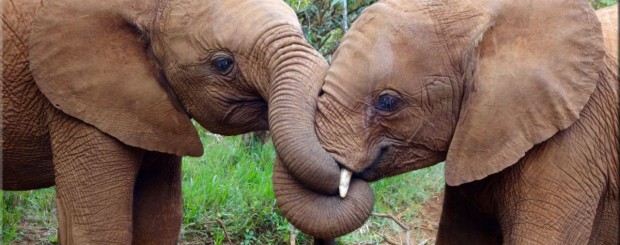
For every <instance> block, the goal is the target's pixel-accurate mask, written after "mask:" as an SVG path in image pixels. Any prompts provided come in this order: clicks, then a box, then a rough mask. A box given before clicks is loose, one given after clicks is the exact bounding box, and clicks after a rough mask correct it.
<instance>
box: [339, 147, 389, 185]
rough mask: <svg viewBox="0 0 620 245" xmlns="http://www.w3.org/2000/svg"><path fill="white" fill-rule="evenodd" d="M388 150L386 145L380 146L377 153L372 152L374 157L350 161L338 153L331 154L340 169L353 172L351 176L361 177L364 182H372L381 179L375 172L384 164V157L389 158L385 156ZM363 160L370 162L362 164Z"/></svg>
mask: <svg viewBox="0 0 620 245" xmlns="http://www.w3.org/2000/svg"><path fill="white" fill-rule="evenodd" d="M388 151H389V149H388V147H387V146H383V147H381V148H380V149H379V150H378V153H377V154H374V155H375V157H374V158H372V160H371V161H365V160H360V161H355V162H350V161H347V160H346V159H347V158H346V157H343V156H340V155H339V154H334V153H331V155H332V157H333V158H334V160H335V161H336V163H338V165H339V166H340V168H341V169H347V170H349V171H351V172H352V173H353V176H352V177H353V178H357V179H361V180H364V181H366V182H373V181H377V180H379V179H381V176H380V175H378V174H377V170H378V169H380V168H381V166H384V165H385V163H384V161H385V159H388V158H389V157H388V158H386V157H385V156H386V154H387V153H388ZM365 162H370V164H364V163H365Z"/></svg>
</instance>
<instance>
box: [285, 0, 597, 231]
mask: <svg viewBox="0 0 620 245" xmlns="http://www.w3.org/2000/svg"><path fill="white" fill-rule="evenodd" d="M601 44H602V38H601V30H600V24H599V22H598V21H597V18H596V15H595V13H594V11H593V10H592V8H591V7H590V6H589V4H588V2H587V1H571V2H566V1H560V0H557V1H555V0H554V1H545V2H544V3H543V2H536V1H487V0H469V1H441V2H439V1H405V0H386V1H380V2H378V3H376V4H374V5H372V6H370V7H368V8H367V9H366V10H364V12H363V13H362V15H361V16H360V17H359V19H358V20H357V21H356V22H355V23H354V24H353V25H352V27H351V29H350V30H349V32H348V33H347V34H346V35H345V37H344V38H343V40H342V42H341V45H340V47H339V48H338V49H337V51H336V53H335V54H334V56H333V61H332V64H331V67H330V68H329V70H328V73H327V75H326V78H325V84H324V85H323V87H322V92H321V95H320V97H319V100H318V107H317V112H316V128H317V133H318V136H319V139H320V141H321V143H322V144H323V146H324V147H325V149H326V150H327V151H328V152H329V153H330V154H331V155H332V156H333V158H334V159H335V160H336V161H337V162H338V163H339V164H340V165H341V166H342V167H343V168H344V169H347V170H349V171H351V172H353V173H354V179H355V178H359V179H363V180H364V181H375V180H378V179H380V178H384V177H388V176H393V175H397V174H400V173H404V172H407V171H412V170H415V169H419V168H424V167H427V166H431V165H434V164H436V163H438V162H441V161H444V160H445V161H446V163H445V178H446V183H447V184H448V185H451V186H457V185H461V184H463V183H468V182H472V181H475V180H479V179H482V178H485V177H486V176H488V175H491V174H493V173H497V172H499V171H501V170H502V169H505V168H507V167H509V166H511V165H512V164H515V163H516V162H517V161H518V160H519V159H520V158H521V157H523V156H524V155H525V153H526V152H527V151H528V150H529V149H530V148H532V147H533V146H534V145H535V144H538V143H540V142H542V141H544V140H546V139H548V138H550V137H551V136H553V135H554V134H555V133H557V132H558V131H559V130H562V129H565V128H567V127H569V126H570V125H571V124H572V123H573V122H575V121H576V120H577V119H578V118H579V114H580V111H581V110H582V108H583V107H584V105H585V104H586V103H587V102H588V100H589V98H590V95H591V94H592V92H593V91H594V89H595V86H596V84H597V80H598V78H599V74H598V71H599V68H600V66H601V64H602V58H603V55H604V51H603V47H602V45H601ZM358 181H359V180H358ZM345 182H346V181H345ZM302 184H303V183H302ZM345 185H346V183H345ZM299 188H302V186H300V187H299ZM356 192H357V191H356V190H350V191H349V193H351V194H349V195H354V196H357V195H358V194H357V193H356ZM286 194H288V193H286ZM297 195H298V196H307V195H311V193H310V194H309V193H308V192H307V191H305V190H299V191H298V193H297ZM285 197H286V198H287V199H295V198H299V197H296V196H295V195H293V194H288V195H286V196H285ZM315 198H316V199H318V198H321V197H320V196H319V197H315ZM325 198H326V197H325ZM347 198H348V196H347ZM347 198H344V199H343V201H346V200H347ZM315 205H324V206H322V207H321V206H314V207H309V208H307V209H308V210H314V209H318V210H325V209H329V206H333V205H334V204H331V203H327V202H325V203H315ZM337 211H338V212H339V213H338V212H336V211H333V214H332V220H336V221H342V220H346V219H348V218H349V217H350V216H351V215H355V214H354V213H355V212H356V210H337ZM298 212H300V213H301V212H303V211H298ZM339 215H341V216H339ZM300 222H301V223H304V221H300ZM305 222H306V223H312V222H314V221H305ZM302 230H303V229H302ZM316 232H317V233H320V232H321V231H316Z"/></svg>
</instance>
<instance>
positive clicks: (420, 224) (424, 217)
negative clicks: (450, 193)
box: [383, 191, 443, 245]
mask: <svg viewBox="0 0 620 245" xmlns="http://www.w3.org/2000/svg"><path fill="white" fill-rule="evenodd" d="M442 204H443V191H442V192H440V193H437V194H436V195H434V196H433V197H431V198H429V200H428V201H427V202H426V203H424V204H423V205H422V208H421V209H420V212H419V213H418V215H417V217H415V218H414V219H413V220H411V221H409V222H407V223H406V224H403V225H404V226H406V227H407V228H409V232H406V231H403V232H400V233H398V234H385V235H384V236H383V239H384V243H383V244H394V245H396V244H399V245H400V244H411V245H424V244H435V236H436V235H437V228H438V227H439V217H440V215H441V206H442ZM407 235H408V236H409V242H407Z"/></svg>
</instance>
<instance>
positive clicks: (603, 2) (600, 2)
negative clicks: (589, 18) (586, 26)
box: [589, 0, 618, 9]
mask: <svg viewBox="0 0 620 245" xmlns="http://www.w3.org/2000/svg"><path fill="white" fill-rule="evenodd" d="M589 2H590V4H592V7H594V9H600V8H604V7H608V6H611V5H615V4H618V0H589Z"/></svg>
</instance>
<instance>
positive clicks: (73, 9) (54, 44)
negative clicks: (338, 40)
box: [2, 0, 338, 244]
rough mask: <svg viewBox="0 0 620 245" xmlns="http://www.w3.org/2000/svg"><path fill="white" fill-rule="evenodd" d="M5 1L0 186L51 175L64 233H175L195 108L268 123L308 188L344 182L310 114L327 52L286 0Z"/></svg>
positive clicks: (151, 236) (169, 239)
mask: <svg viewBox="0 0 620 245" xmlns="http://www.w3.org/2000/svg"><path fill="white" fill-rule="evenodd" d="M2 7H3V13H2V20H3V26H2V30H3V40H2V42H3V50H2V51H3V53H2V62H3V73H2V109H3V111H2V146H3V148H2V154H3V155H2V164H3V165H2V170H3V173H2V174H3V175H2V188H3V189H5V190H25V189H33V188H43V187H48V186H52V185H54V184H55V185H56V191H57V204H58V205H57V207H58V217H59V223H60V228H59V234H60V242H61V243H63V244H92V243H104V244H112V243H121V244H128V243H132V242H133V243H136V244H173V243H176V241H177V237H178V234H179V229H180V224H181V218H182V216H181V193H180V190H181V186H180V185H181V184H180V183H181V182H180V181H181V175H180V163H181V161H180V160H181V156H184V155H192V156H197V155H201V154H202V145H201V143H200V140H199V138H198V135H197V133H196V131H195V129H194V127H193V126H192V124H191V121H190V118H193V119H195V120H196V121H197V122H199V123H200V124H201V125H203V126H204V127H206V128H207V129H209V130H210V131H212V132H215V133H220V134H225V135H230V134H239V133H244V132H249V131H254V130H265V129H268V128H270V129H271V130H272V136H273V141H274V143H275V145H276V146H277V147H278V153H279V156H280V158H281V159H282V161H283V162H284V163H285V164H291V165H294V166H297V168H296V170H297V172H295V171H292V173H293V174H295V175H302V174H304V173H313V174H314V175H313V176H309V175H303V176H299V177H298V178H299V179H300V180H302V181H303V182H304V183H309V184H308V185H307V187H310V188H314V189H316V190H323V192H330V189H331V192H334V190H335V189H336V188H337V181H338V173H337V172H338V166H337V165H336V164H335V162H333V160H331V157H330V156H329V155H328V154H327V153H326V152H325V151H324V150H323V148H322V147H321V146H320V144H319V142H318V139H317V137H316V134H315V132H314V122H313V121H314V111H315V106H316V96H317V94H318V92H319V90H320V86H321V85H322V82H323V78H324V75H325V71H326V70H327V63H326V62H325V60H324V59H323V58H322V56H320V55H319V54H318V53H317V52H316V51H315V50H314V49H312V47H311V46H310V45H309V44H308V43H307V42H306V41H305V39H304V38H303V34H302V32H301V28H300V26H299V22H298V20H297V18H296V16H295V14H294V12H293V11H292V10H291V9H290V7H288V6H287V5H286V4H284V3H283V2H282V1H279V0H264V1H243V0H226V1H197V0H178V1H176V0H175V1H158V0H152V1H129V0H127V1H125V0H116V1H95V0H88V1H84V0H59V1H34V0H23V1H22V0H20V1H15V0H13V1H11V0H8V1H3V6H2ZM268 107H269V113H268V111H267V108H268ZM268 118H270V120H268ZM268 121H269V125H268ZM300 150H303V151H300ZM318 153H320V155H322V156H323V157H324V159H328V160H331V164H332V166H331V167H332V170H333V171H332V172H334V173H330V172H329V171H328V170H330V169H329V168H328V167H327V166H321V165H319V164H316V165H315V164H310V163H312V162H310V161H309V160H308V159H310V156H312V157H316V156H317V155H319V154H318ZM307 154H310V155H307ZM319 160H321V159H319ZM328 160H321V161H320V162H321V163H328V164H330V162H329V161H328ZM211 164H217V163H211ZM300 166H301V167H300ZM314 166H318V167H315V168H313V167H314ZM300 173H302V174H300ZM330 175H331V177H330ZM317 178H318V180H316V181H315V182H316V183H317V184H312V182H311V181H312V180H313V179H317Z"/></svg>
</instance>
